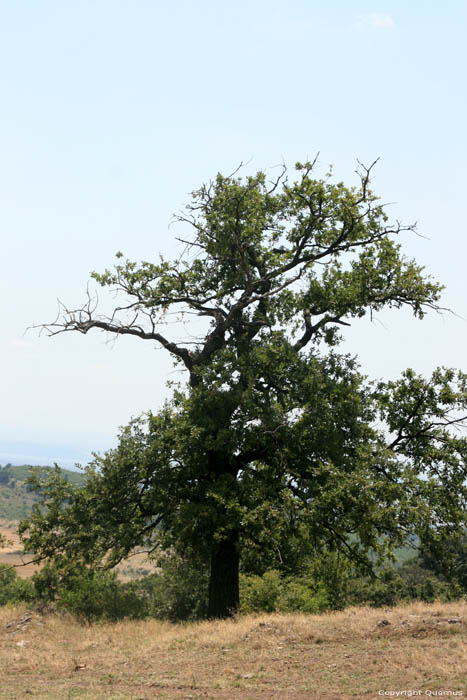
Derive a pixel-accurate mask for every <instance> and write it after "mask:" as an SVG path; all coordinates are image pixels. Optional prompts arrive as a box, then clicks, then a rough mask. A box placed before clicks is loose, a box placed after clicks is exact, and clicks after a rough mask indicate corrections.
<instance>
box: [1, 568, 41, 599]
mask: <svg viewBox="0 0 467 700" xmlns="http://www.w3.org/2000/svg"><path fill="white" fill-rule="evenodd" d="M34 598H35V590H34V585H33V583H32V581H31V580H29V579H21V578H19V576H18V574H17V573H16V569H14V568H12V567H11V566H10V565H9V564H0V605H7V604H8V603H22V602H27V603H29V602H31V601H33V600H34Z"/></svg>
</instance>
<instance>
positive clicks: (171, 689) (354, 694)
mask: <svg viewBox="0 0 467 700" xmlns="http://www.w3.org/2000/svg"><path fill="white" fill-rule="evenodd" d="M24 613H25V609H24V608H6V607H5V608H0V697H1V698H2V700H45V699H47V700H69V699H70V700H71V699H72V698H76V699H80V700H91V699H92V700H101V699H102V700H156V699H157V700H164V699H172V698H190V699H193V700H197V699H201V698H203V699H204V700H210V699H212V700H214V699H216V700H217V699H220V698H222V699H225V700H239V699H240V698H241V699H242V700H276V699H277V700H307V699H308V698H327V699H329V700H331V698H354V699H356V698H366V699H368V698H378V697H382V693H383V692H384V691H387V692H390V691H397V690H399V691H402V690H407V691H409V690H416V691H420V695H421V696H425V697H426V692H427V691H431V692H432V693H433V695H434V694H435V691H438V692H439V691H443V694H444V696H445V697H446V691H451V697H452V693H454V692H461V691H462V692H463V693H464V696H465V694H466V693H467V638H466V631H467V624H466V622H467V603H466V602H457V603H450V604H441V603H439V604H438V603H437V604H434V605H426V604H422V603H415V604H411V605H408V606H403V607H398V608H394V609H392V610H375V609H370V608H351V609H348V610H345V611H342V612H338V613H330V614H325V615H299V614H297V615H276V614H273V615H263V616H242V617H239V618H237V619H235V620H230V621H219V622H202V623H196V624H190V625H185V626H184V625H171V624H169V623H163V622H159V621H156V620H148V621H139V622H133V621H124V622H120V623H116V624H98V625H93V626H85V625H80V624H79V623H77V622H76V621H75V620H74V619H73V618H71V617H67V616H58V615H48V616H44V617H41V616H39V615H36V614H33V615H32V618H31V619H30V620H29V621H26V622H21V619H23V620H26V618H22V616H23V615H24ZM382 620H385V621H386V622H388V623H389V624H386V623H383V622H382ZM10 623H12V624H10ZM7 625H9V626H8V627H7ZM386 697H388V696H387V695H386ZM393 697H394V696H393ZM438 697H439V695H438ZM457 697H459V695H457Z"/></svg>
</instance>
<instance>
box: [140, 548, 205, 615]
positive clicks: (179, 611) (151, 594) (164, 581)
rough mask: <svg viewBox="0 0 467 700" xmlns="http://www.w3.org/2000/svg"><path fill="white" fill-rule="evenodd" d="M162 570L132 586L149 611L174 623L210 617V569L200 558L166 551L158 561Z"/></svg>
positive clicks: (147, 612) (149, 613) (147, 611)
mask: <svg viewBox="0 0 467 700" xmlns="http://www.w3.org/2000/svg"><path fill="white" fill-rule="evenodd" d="M157 564H158V569H159V570H158V572H157V573H154V574H151V575H149V576H144V577H143V578H141V579H139V580H138V581H132V582H131V583H130V584H128V586H130V587H131V589H132V590H133V591H134V592H135V593H136V594H137V595H138V597H139V599H140V600H142V601H143V602H144V606H145V610H146V614H147V615H148V616H150V617H156V618H158V619H162V620H170V621H171V622H179V621H182V620H184V621H194V620H201V619H203V618H205V617H206V613H207V601H208V595H207V591H208V580H209V570H208V567H207V566H206V564H205V563H204V562H202V561H199V560H197V559H189V558H188V557H186V556H182V555H180V554H177V553H173V552H172V553H165V554H163V555H161V557H160V558H159V559H158V561H157Z"/></svg>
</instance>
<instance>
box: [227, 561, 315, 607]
mask: <svg viewBox="0 0 467 700" xmlns="http://www.w3.org/2000/svg"><path fill="white" fill-rule="evenodd" d="M240 605H241V610H242V612H305V613H318V612H322V611H323V610H326V609H328V608H329V599H328V596H327V591H326V590H325V587H324V586H323V585H322V584H320V583H315V582H312V581H310V580H307V579H306V578H297V579H293V578H289V577H281V574H280V573H279V572H278V571H267V572H266V573H265V574H264V575H263V576H245V575H243V576H241V577H240Z"/></svg>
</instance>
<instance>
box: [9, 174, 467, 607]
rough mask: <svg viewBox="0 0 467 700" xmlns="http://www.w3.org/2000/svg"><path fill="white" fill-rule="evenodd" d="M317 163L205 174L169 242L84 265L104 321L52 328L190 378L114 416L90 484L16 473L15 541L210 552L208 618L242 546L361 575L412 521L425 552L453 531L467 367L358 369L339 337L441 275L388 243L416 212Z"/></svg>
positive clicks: (243, 554) (294, 592) (429, 301)
mask: <svg viewBox="0 0 467 700" xmlns="http://www.w3.org/2000/svg"><path fill="white" fill-rule="evenodd" d="M313 167H314V164H313V163H304V164H300V163H299V164H297V165H296V179H295V181H290V180H288V179H287V177H286V174H285V170H284V172H282V174H280V175H279V177H278V179H277V181H276V182H274V183H271V182H268V181H267V177H266V175H265V173H262V172H260V173H257V174H256V175H254V176H250V177H246V178H245V179H241V178H239V177H237V176H236V175H232V176H230V177H223V176H221V175H218V176H217V177H216V179H215V180H214V181H213V182H212V183H210V184H209V185H206V186H203V187H201V188H200V189H199V190H197V191H195V192H194V193H193V197H192V201H191V203H190V204H189V205H188V207H187V210H186V213H185V214H184V215H182V216H180V217H179V218H178V221H179V224H180V225H181V226H183V227H187V226H188V227H190V230H191V232H192V233H191V236H190V234H188V235H189V236H190V237H189V239H188V241H187V240H186V239H185V238H184V239H183V240H184V242H183V245H184V246H185V248H184V254H182V255H181V256H180V257H177V258H176V259H175V260H174V261H172V262H170V261H167V260H164V259H162V258H161V259H160V260H159V261H158V262H146V261H145V262H141V263H136V262H132V261H129V260H125V259H124V258H123V256H122V254H120V253H119V254H118V256H117V263H116V265H115V267H114V268H113V269H112V270H106V271H105V272H104V273H101V274H99V273H94V274H93V278H94V280H95V281H96V282H97V283H98V284H99V285H100V286H102V287H104V288H110V289H112V290H114V291H117V292H120V293H124V294H125V295H126V297H127V302H125V303H120V302H119V305H118V307H116V308H115V309H114V312H113V313H112V314H111V315H110V316H108V317H106V316H104V315H102V314H99V313H98V312H97V311H96V308H95V304H94V301H93V299H92V298H91V297H89V298H88V302H87V303H86V304H85V305H84V306H83V307H82V308H81V309H78V310H75V311H74V312H69V311H68V310H67V309H66V307H64V309H63V318H61V319H59V320H57V321H56V322H54V323H53V324H51V325H49V326H48V328H49V330H50V332H51V333H53V334H55V333H57V332H61V331H70V330H74V331H77V332H80V333H87V332H89V331H90V330H92V329H99V330H104V331H107V332H109V333H111V334H115V335H116V336H120V335H125V334H127V335H132V336H134V337H138V338H140V339H142V340H149V341H150V342H156V343H158V344H159V345H160V346H162V347H163V348H164V349H165V350H167V351H168V352H169V353H170V354H171V355H172V357H173V358H174V360H175V362H176V363H177V364H178V365H179V366H180V367H182V368H183V369H184V370H185V371H186V373H187V384H186V386H184V385H180V386H178V387H177V388H175V390H174V393H173V397H172V399H171V401H169V402H167V404H166V405H165V406H164V407H163V408H162V409H161V410H160V411H158V413H157V414H155V415H152V414H150V415H147V416H144V417H142V418H140V419H137V420H135V421H133V422H132V423H131V424H130V425H129V426H127V427H126V428H124V429H123V430H122V432H121V434H120V439H119V443H118V446H117V447H116V448H115V449H114V450H110V451H109V452H107V453H106V454H105V455H101V456H98V457H96V458H95V460H94V461H93V462H92V463H91V464H90V465H89V466H88V468H87V474H86V484H85V486H83V487H80V486H77V485H75V484H70V483H68V482H66V481H64V480H63V479H62V478H61V477H60V474H58V473H52V474H50V475H49V478H48V479H44V478H42V477H41V476H40V475H36V476H34V477H33V478H32V479H31V480H30V486H31V488H33V489H35V490H36V491H37V492H40V493H41V496H42V502H41V503H40V504H39V505H37V506H35V508H34V510H33V513H32V515H31V517H30V518H28V519H26V520H25V521H23V523H22V525H21V532H22V534H23V537H24V541H25V544H26V546H27V547H28V548H29V549H31V550H32V551H34V552H37V553H40V554H41V555H42V556H43V557H46V558H50V559H54V558H55V559H57V558H58V559H60V558H61V557H65V558H68V559H69V560H71V561H75V562H81V564H82V565H83V566H88V565H91V564H92V565H93V566H94V565H95V564H97V563H99V562H102V561H105V562H106V565H113V564H116V563H117V562H119V561H120V560H121V559H122V558H124V557H125V556H127V555H128V553H129V552H130V551H131V550H132V549H133V548H134V547H135V546H141V545H143V546H146V547H147V548H148V550H155V548H157V547H160V548H161V549H162V550H163V551H173V552H175V553H177V554H182V553H183V551H184V550H188V551H190V552H191V553H193V555H194V556H195V557H196V560H197V561H202V562H210V568H211V578H210V586H209V603H208V608H207V615H208V616H211V617H213V616H224V615H227V614H231V612H232V611H233V610H235V609H236V607H237V606H238V587H237V580H238V566H239V559H240V558H242V560H243V562H244V568H245V571H246V572H248V573H250V574H257V575H259V574H262V573H264V572H265V571H267V570H269V569H277V568H278V567H279V566H280V567H281V569H282V570H283V571H284V572H285V573H286V574H287V573H289V572H293V571H297V570H298V569H300V561H301V560H303V557H306V556H310V555H311V554H312V555H313V558H316V556H317V555H318V554H319V553H320V552H331V553H334V552H336V553H337V552H340V554H341V558H342V557H345V558H347V559H348V560H349V562H353V563H355V564H358V566H359V567H360V569H362V570H364V569H366V570H367V571H370V570H372V569H373V568H374V567H375V566H378V565H380V564H378V562H380V563H381V562H383V561H384V560H385V559H386V558H387V557H388V556H389V555H390V554H391V551H392V550H393V549H394V548H396V547H400V546H402V545H404V544H405V542H406V541H407V538H408V537H409V536H417V537H418V538H420V540H421V541H422V542H423V543H424V544H425V546H426V547H427V548H428V549H429V550H430V551H435V550H436V549H439V548H442V546H443V542H444V541H446V540H447V539H448V538H449V537H450V536H451V535H452V534H453V533H455V532H460V531H462V528H463V527H465V525H466V524H467V517H466V508H465V506H466V503H467V486H466V476H467V471H466V457H467V441H466V440H465V438H462V437H460V436H459V435H458V434H457V433H456V432H455V431H454V430H453V427H454V426H456V425H459V424H462V422H463V420H464V419H465V414H466V411H467V377H466V375H464V374H462V373H460V372H455V371H453V370H447V369H440V370H437V371H436V372H434V373H433V375H432V376H431V377H429V378H423V377H420V376H418V375H417V374H416V373H415V372H414V371H412V370H407V371H406V372H404V373H403V375H402V377H401V378H400V379H398V380H395V381H391V382H376V383H372V382H369V381H368V380H367V379H366V378H365V377H364V375H363V374H362V373H361V372H360V369H359V367H358V365H357V363H356V361H355V360H354V359H352V358H350V357H348V356H346V355H344V354H339V353H338V352H337V347H338V345H339V342H340V340H341V334H340V333H341V330H342V329H343V328H345V327H346V326H349V325H350V324H351V323H352V322H353V321H354V320H355V319H358V318H361V317H362V316H364V315H365V314H372V313H374V312H376V311H378V310H380V309H383V308H393V309H400V308H402V307H407V308H409V309H410V310H411V311H412V312H413V314H414V316H415V317H416V318H418V319H420V318H423V316H424V315H425V313H426V312H427V310H429V309H436V308H438V306H437V303H438V300H439V297H440V293H441V289H442V287H441V286H440V285H438V284H437V283H435V282H433V281H432V280H431V279H430V278H429V277H428V276H426V275H425V273H424V271H423V269H422V268H421V267H420V266H419V265H417V264H416V262H414V261H412V260H408V259H407V258H406V257H405V256H404V255H403V253H402V249H401V246H400V244H399V242H398V241H397V240H396V239H397V237H398V236H400V235H401V234H402V233H404V232H405V231H412V230H413V227H412V226H407V227H403V226H401V225H400V224H397V223H396V224H391V223H390V222H389V220H388V217H387V215H386V213H385V211H384V208H383V207H382V206H381V204H380V203H379V200H378V198H377V197H376V196H375V195H374V193H373V192H372V191H371V189H370V171H369V170H367V169H363V171H362V172H361V176H360V182H359V183H358V186H357V187H350V188H349V187H345V186H344V185H343V183H340V182H338V183H334V182H332V181H331V179H330V177H325V178H321V179H319V178H316V177H314V172H313ZM173 315H175V316H176V317H177V318H178V319H179V320H184V321H185V322H186V323H188V321H189V320H190V319H191V318H193V316H194V315H195V316H196V320H195V321H194V325H193V327H192V328H191V334H190V335H189V336H187V338H186V341H183V340H180V339H179V338H178V335H179V331H176V333H175V334H174V336H173V338H171V337H169V336H168V335H167V334H166V328H168V323H167V319H168V318H169V317H170V318H172V317H173ZM333 556H334V554H333ZM323 566H324V564H323ZM326 566H328V567H329V566H331V568H332V566H335V564H332V565H331V563H330V562H329V561H328V563H327V564H326ZM339 566H342V565H341V564H339ZM333 575H334V574H333ZM336 575H337V574H336ZM268 576H269V575H268ZM302 576H305V573H303V572H302ZM320 577H321V578H322V579H324V578H325V576H324V574H323V573H322V572H321V573H320V572H319V571H316V572H315V573H314V574H313V583H311V582H310V580H305V579H300V581H299V582H297V581H295V583H294V586H295V587H294V588H293V589H292V588H291V589H290V591H289V593H290V595H289V598H288V600H289V601H292V600H294V601H298V602H295V603H293V605H299V604H301V603H300V600H302V601H303V605H305V606H308V607H309V609H312V608H313V606H315V603H313V602H312V599H313V600H314V598H313V596H314V597H315V598H316V600H318V601H321V600H323V601H324V599H325V598H326V600H327V601H328V604H329V605H331V606H336V607H338V606H340V605H342V604H343V601H344V600H345V591H344V590H340V589H339V588H338V587H335V590H331V589H330V587H329V583H326V581H324V584H325V594H324V593H323V592H322V590H321V589H320V588H319V586H318V588H314V586H315V583H314V582H315V580H318V579H319V578H320ZM226 578H227V579H228V581H229V582H230V583H231V584H232V585H225V584H224V582H225V580H226ZM344 579H345V576H344ZM268 580H269V579H268ZM256 584H257V585H256ZM256 584H255V585H256V588H258V589H259V588H261V586H263V585H266V584H263V583H262V584H261V585H260V584H259V582H258V581H256ZM269 584H270V585H271V586H272V589H274V586H273V582H272V580H271V581H269ZM269 584H268V585H269ZM297 586H298V587H297ZM266 588H267V586H266ZM272 589H271V590H272ZM305 589H306V590H305ZM268 590H269V589H268ZM308 590H309V591H311V595H312V598H311V599H310V600H308V597H307V596H308V593H307V591H308ZM255 595H258V596H259V595H260V594H259V592H258V593H257V594H256V593H255ZM264 595H265V596H266V599H269V596H270V595H272V593H271V591H269V592H268V591H266V592H265V593H264ZM281 595H282V594H281ZM281 599H283V596H282V598H281ZM288 604H289V605H292V602H289V603H288ZM316 605H317V606H318V607H319V605H321V603H320V602H318V603H316Z"/></svg>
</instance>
